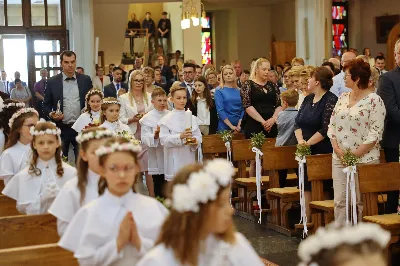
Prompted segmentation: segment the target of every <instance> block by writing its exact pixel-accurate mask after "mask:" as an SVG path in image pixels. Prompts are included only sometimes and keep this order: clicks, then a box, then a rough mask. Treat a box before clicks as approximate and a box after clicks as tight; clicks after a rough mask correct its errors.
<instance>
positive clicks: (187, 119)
mask: <svg viewBox="0 0 400 266" xmlns="http://www.w3.org/2000/svg"><path fill="white" fill-rule="evenodd" d="M188 128H192V111H190V110H189V109H187V110H186V112H185V129H188Z"/></svg>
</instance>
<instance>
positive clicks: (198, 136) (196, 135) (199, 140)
mask: <svg viewBox="0 0 400 266" xmlns="http://www.w3.org/2000/svg"><path fill="white" fill-rule="evenodd" d="M192 135H193V137H194V138H196V140H197V146H190V149H191V150H192V151H196V150H197V149H198V148H199V147H200V145H201V143H202V140H203V138H202V137H201V131H200V128H197V129H196V130H194V131H193V132H192Z"/></svg>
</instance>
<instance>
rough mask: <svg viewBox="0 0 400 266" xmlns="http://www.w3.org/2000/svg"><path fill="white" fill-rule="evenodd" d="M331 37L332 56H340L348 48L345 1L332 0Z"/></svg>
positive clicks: (346, 2) (346, 3)
mask: <svg viewBox="0 0 400 266" xmlns="http://www.w3.org/2000/svg"><path fill="white" fill-rule="evenodd" d="M332 36H333V38H332V55H333V56H335V55H338V56H341V55H342V54H343V52H345V51H346V50H347V49H348V47H349V43H348V42H349V37H348V36H349V32H348V1H347V0H332Z"/></svg>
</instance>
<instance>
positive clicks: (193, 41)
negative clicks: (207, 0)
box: [182, 0, 202, 65]
mask: <svg viewBox="0 0 400 266" xmlns="http://www.w3.org/2000/svg"><path fill="white" fill-rule="evenodd" d="M191 2H192V3H193V4H194V5H195V7H196V10H197V13H198V14H199V16H201V5H200V1H190V0H183V1H182V11H183V12H186V11H188V12H189V15H190V11H191V7H190V3H191ZM183 54H184V56H185V61H186V60H189V59H191V60H194V61H196V64H198V65H201V64H202V57H201V26H200V25H199V26H197V27H194V26H193V23H192V21H190V28H189V29H185V30H183Z"/></svg>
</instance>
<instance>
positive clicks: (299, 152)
mask: <svg viewBox="0 0 400 266" xmlns="http://www.w3.org/2000/svg"><path fill="white" fill-rule="evenodd" d="M296 147H297V149H296V152H295V156H296V161H298V162H299V190H300V210H301V211H300V213H301V216H300V217H301V218H300V222H299V223H300V224H301V223H302V224H303V237H305V236H306V235H307V234H308V230H307V214H306V201H305V197H304V165H305V163H306V156H308V155H311V148H310V146H309V145H307V144H297V146H296Z"/></svg>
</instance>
